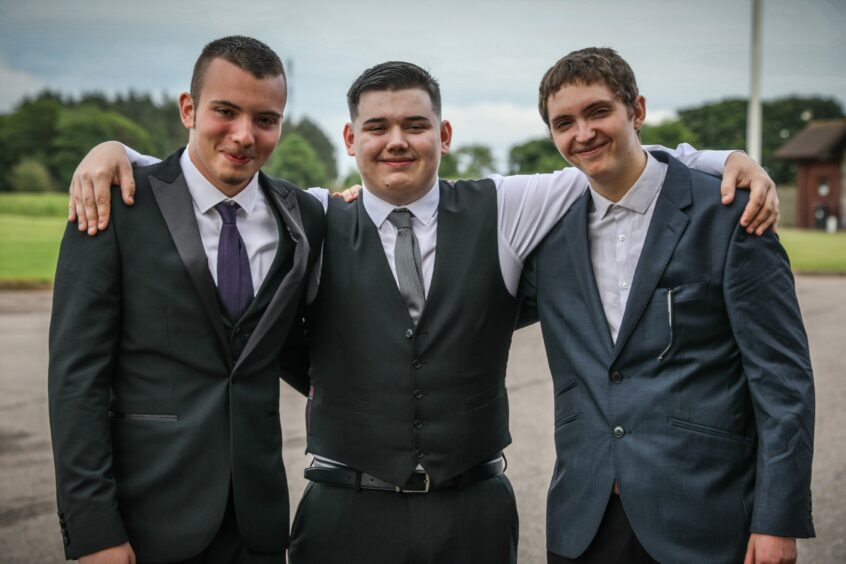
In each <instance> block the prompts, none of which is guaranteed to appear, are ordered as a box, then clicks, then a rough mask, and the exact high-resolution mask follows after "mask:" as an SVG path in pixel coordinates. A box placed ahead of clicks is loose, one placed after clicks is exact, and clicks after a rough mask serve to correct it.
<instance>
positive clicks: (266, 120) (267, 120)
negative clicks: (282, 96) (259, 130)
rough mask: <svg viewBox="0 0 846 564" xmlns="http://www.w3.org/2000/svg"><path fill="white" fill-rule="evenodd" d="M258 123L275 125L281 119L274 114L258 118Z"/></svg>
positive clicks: (264, 125) (267, 125)
mask: <svg viewBox="0 0 846 564" xmlns="http://www.w3.org/2000/svg"><path fill="white" fill-rule="evenodd" d="M257 121H258V124H259V125H260V126H262V127H274V126H275V125H276V124H277V123H279V119H278V118H276V117H273V116H262V117H260V118H258V120H257Z"/></svg>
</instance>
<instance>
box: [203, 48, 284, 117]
mask: <svg viewBox="0 0 846 564" xmlns="http://www.w3.org/2000/svg"><path fill="white" fill-rule="evenodd" d="M218 58H220V59H224V60H226V61H229V62H230V63H232V64H233V65H235V66H236V67H238V68H239V69H242V70H245V71H247V72H248V73H250V74H252V75H253V76H254V77H256V78H265V77H274V76H279V75H282V78H283V79H285V80H286V81H287V79H286V78H285V67H284V66H282V61H281V60H280V59H279V55H277V54H276V53H275V52H274V51H273V49H271V48H270V47H268V46H267V45H265V44H264V43H262V42H261V41H259V40H258V39H253V38H252V37H244V36H243V35H229V36H227V37H221V38H220V39H215V40H214V41H212V42H211V43H209V44H208V45H206V46H205V47H204V48H203V52H202V53H200V56H199V58H198V59H197V62H196V63H194V74H193V75H192V76H191V98H192V99H193V100H194V104H196V103H198V102H199V100H200V90H202V88H203V78H204V77H205V74H206V69H208V67H209V65H210V64H211V62H212V61H213V60H215V59H218Z"/></svg>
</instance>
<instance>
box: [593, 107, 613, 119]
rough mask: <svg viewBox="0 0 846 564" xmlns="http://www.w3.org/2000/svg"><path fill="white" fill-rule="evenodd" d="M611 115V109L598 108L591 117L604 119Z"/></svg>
mask: <svg viewBox="0 0 846 564" xmlns="http://www.w3.org/2000/svg"><path fill="white" fill-rule="evenodd" d="M610 113H611V109H610V108H597V109H596V110H594V112H593V114H591V116H592V117H595V118H602V117H605V116H607V115H608V114H610Z"/></svg>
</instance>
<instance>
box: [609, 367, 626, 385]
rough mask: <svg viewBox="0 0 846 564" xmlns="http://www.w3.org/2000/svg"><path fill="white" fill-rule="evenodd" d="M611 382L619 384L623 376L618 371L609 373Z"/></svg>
mask: <svg viewBox="0 0 846 564" xmlns="http://www.w3.org/2000/svg"><path fill="white" fill-rule="evenodd" d="M611 381H612V382H614V383H615V384H619V383H620V382H622V381H623V375H622V374H620V371H619V370H615V371H614V372H612V373H611Z"/></svg>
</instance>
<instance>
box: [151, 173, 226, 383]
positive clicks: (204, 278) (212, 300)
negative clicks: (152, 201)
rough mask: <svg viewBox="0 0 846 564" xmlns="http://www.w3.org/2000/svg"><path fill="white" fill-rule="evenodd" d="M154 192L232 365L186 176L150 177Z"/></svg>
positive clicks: (172, 236) (178, 250) (190, 276)
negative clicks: (171, 179)
mask: <svg viewBox="0 0 846 564" xmlns="http://www.w3.org/2000/svg"><path fill="white" fill-rule="evenodd" d="M150 187H151V188H152V190H153V196H154V197H155V198H156V203H157V204H158V205H159V209H160V210H161V212H162V216H164V220H165V223H166V224H167V228H168V231H170V236H171V238H172V239H173V242H174V244H175V245H176V250H177V252H178V253H179V257H180V258H181V259H182V262H183V264H184V265H185V269H186V270H187V271H188V277H189V278H190V279H191V282H192V283H193V284H194V288H195V289H196V290H197V296H199V298H200V302H201V303H202V304H203V307H204V308H205V310H206V314H207V315H208V317H209V321H210V322H211V324H212V327H214V332H215V334H216V335H217V337H218V339H219V340H220V344H221V346H222V347H223V350H224V351H225V354H226V361H227V365H228V366H231V365H232V356H231V355H232V353H231V351H230V350H229V341H228V339H227V338H226V331H225V330H224V328H223V313H222V312H221V311H220V305H219V303H218V300H217V287H216V286H215V285H214V279H213V278H212V276H211V272H209V259H208V256H206V250H205V248H203V241H202V240H201V239H200V229H199V227H197V218H196V217H195V216H194V204H193V202H192V201H191V193H190V192H188V185H187V184H185V177H184V176H182V175H179V176H178V177H176V179H175V180H174V181H173V182H172V183H168V182H165V181H163V180H160V179H158V178H155V177H150Z"/></svg>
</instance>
